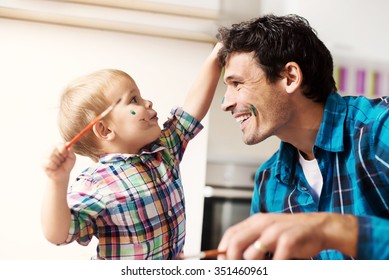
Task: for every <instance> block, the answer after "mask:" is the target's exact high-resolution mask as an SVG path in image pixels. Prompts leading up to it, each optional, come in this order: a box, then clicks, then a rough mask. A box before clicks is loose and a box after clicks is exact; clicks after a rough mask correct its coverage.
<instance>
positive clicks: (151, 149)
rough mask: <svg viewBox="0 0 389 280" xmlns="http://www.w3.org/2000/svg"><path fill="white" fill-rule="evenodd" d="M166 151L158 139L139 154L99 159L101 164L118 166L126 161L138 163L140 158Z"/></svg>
mask: <svg viewBox="0 0 389 280" xmlns="http://www.w3.org/2000/svg"><path fill="white" fill-rule="evenodd" d="M164 149H166V147H165V146H164V145H163V143H162V141H160V139H158V140H156V141H154V142H153V143H151V144H149V145H147V146H145V147H143V148H142V150H141V151H140V153H139V154H120V153H118V154H105V155H102V156H101V157H100V159H99V162H100V163H103V164H107V163H109V164H118V163H121V162H126V161H139V159H141V158H142V157H149V156H150V155H151V154H154V153H157V152H159V151H162V150H164Z"/></svg>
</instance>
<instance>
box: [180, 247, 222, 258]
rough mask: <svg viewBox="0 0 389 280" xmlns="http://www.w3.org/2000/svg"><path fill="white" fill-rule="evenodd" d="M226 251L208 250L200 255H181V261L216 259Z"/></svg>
mask: <svg viewBox="0 0 389 280" xmlns="http://www.w3.org/2000/svg"><path fill="white" fill-rule="evenodd" d="M225 253H226V251H219V250H216V249H214V250H207V251H202V252H200V253H199V254H194V255H181V256H180V258H179V259H180V260H189V259H200V260H201V259H209V258H213V257H216V256H218V255H224V254H225Z"/></svg>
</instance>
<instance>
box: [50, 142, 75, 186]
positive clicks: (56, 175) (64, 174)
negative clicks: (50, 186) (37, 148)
mask: <svg viewBox="0 0 389 280" xmlns="http://www.w3.org/2000/svg"><path fill="white" fill-rule="evenodd" d="M75 163H76V155H75V154H74V152H73V151H72V150H71V149H66V147H65V144H60V145H58V146H57V147H55V148H54V149H53V150H52V152H51V153H50V154H49V155H48V157H47V158H46V160H45V162H44V163H43V169H44V171H45V172H46V175H47V176H48V177H49V178H50V179H51V180H54V181H57V182H58V181H64V180H66V181H67V180H68V178H69V174H70V171H71V170H72V168H73V167H74V164H75Z"/></svg>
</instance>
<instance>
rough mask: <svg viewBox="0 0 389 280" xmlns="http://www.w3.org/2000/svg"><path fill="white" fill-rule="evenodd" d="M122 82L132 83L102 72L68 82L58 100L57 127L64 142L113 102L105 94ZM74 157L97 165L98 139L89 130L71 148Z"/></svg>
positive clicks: (121, 75) (117, 72) (126, 77)
mask: <svg viewBox="0 0 389 280" xmlns="http://www.w3.org/2000/svg"><path fill="white" fill-rule="evenodd" d="M123 80H131V81H133V79H132V78H131V77H130V76H129V75H128V74H127V73H125V72H123V71H120V70H116V69H103V70H99V71H96V72H93V73H91V74H89V75H86V76H82V77H80V78H78V79H76V80H74V81H73V82H71V83H70V84H69V85H68V86H67V87H66V88H65V90H64V91H63V93H62V96H61V100H60V109H59V115H58V125H59V130H60V133H61V136H62V138H63V139H64V141H65V142H67V141H70V140H71V139H72V138H73V137H74V136H75V135H76V134H77V133H79V132H80V131H81V130H82V129H84V128H85V127H86V126H87V125H88V124H89V123H90V122H91V121H92V120H93V119H95V118H96V117H97V116H98V115H99V114H101V113H102V112H103V111H104V110H105V109H107V107H108V106H109V105H111V104H112V103H113V102H114V100H108V98H107V96H106V95H105V92H107V91H109V90H111V89H112V88H113V87H115V86H117V85H118V83H120V82H121V81H123ZM73 150H74V152H75V153H77V154H79V155H82V156H87V157H89V158H91V159H92V160H93V161H98V159H99V156H100V155H101V154H102V153H103V151H102V150H101V147H100V145H99V141H98V138H97V137H96V136H95V135H94V133H93V131H92V130H89V131H88V132H87V133H86V134H85V135H83V136H82V137H81V138H80V139H79V140H78V141H77V142H76V143H74V145H73Z"/></svg>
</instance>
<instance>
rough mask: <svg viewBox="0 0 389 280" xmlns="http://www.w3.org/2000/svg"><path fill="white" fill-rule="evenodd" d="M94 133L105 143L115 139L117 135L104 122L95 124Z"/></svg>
mask: <svg viewBox="0 0 389 280" xmlns="http://www.w3.org/2000/svg"><path fill="white" fill-rule="evenodd" d="M93 133H94V134H95V135H96V137H97V138H99V139H101V140H104V141H109V140H112V139H113V138H114V137H115V133H114V132H113V131H111V130H110V129H109V128H108V127H107V126H106V124H105V123H104V122H102V121H99V122H97V123H95V125H94V126H93Z"/></svg>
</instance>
